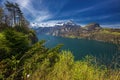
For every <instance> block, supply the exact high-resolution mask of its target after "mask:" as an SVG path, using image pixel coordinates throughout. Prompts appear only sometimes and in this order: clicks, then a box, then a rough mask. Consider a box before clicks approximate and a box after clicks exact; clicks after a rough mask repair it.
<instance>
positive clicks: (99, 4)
mask: <svg viewBox="0 0 120 80" xmlns="http://www.w3.org/2000/svg"><path fill="white" fill-rule="evenodd" d="M5 1H6V0H0V2H1V4H3V3H4V2H5ZM8 1H14V2H17V3H18V4H19V5H20V7H21V9H22V11H23V13H24V15H25V16H26V18H27V19H28V20H29V21H30V23H31V24H32V23H35V24H34V25H38V26H47V25H48V26H49V25H54V24H55V23H57V22H65V21H67V20H73V21H74V22H76V23H78V24H80V25H86V24H88V23H92V22H97V23H99V24H101V25H102V26H110V27H120V5H119V4H120V0H8ZM32 25H33V24H32ZM34 25H33V26H34Z"/></svg>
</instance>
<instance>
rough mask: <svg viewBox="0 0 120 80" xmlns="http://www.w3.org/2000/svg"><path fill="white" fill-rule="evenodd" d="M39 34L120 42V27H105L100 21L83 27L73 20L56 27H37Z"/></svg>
mask: <svg viewBox="0 0 120 80" xmlns="http://www.w3.org/2000/svg"><path fill="white" fill-rule="evenodd" d="M36 32H37V34H47V35H53V36H62V37H70V38H85V39H92V40H98V41H103V42H112V43H115V44H120V29H104V28H102V27H101V26H100V25H99V24H98V23H91V24H88V25H86V26H85V27H81V26H80V25H77V24H75V23H73V22H66V23H64V24H63V25H55V26H54V27H40V28H38V29H36Z"/></svg>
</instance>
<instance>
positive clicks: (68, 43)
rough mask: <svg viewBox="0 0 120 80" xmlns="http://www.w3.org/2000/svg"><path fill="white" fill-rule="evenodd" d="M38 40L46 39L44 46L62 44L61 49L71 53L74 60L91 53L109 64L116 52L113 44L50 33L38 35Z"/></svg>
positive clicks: (49, 46)
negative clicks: (51, 34)
mask: <svg viewBox="0 0 120 80" xmlns="http://www.w3.org/2000/svg"><path fill="white" fill-rule="evenodd" d="M38 38H39V40H46V43H45V46H46V47H48V48H52V47H55V46H56V45H57V44H64V46H63V47H62V48H61V49H62V50H69V51H71V52H72V53H73V55H74V58H75V60H80V59H82V58H83V57H85V56H86V55H92V56H94V57H96V58H97V59H99V60H100V61H101V62H103V63H104V64H109V63H110V62H111V61H112V59H113V57H114V56H115V55H116V54H117V53H118V48H117V46H116V45H115V44H111V43H105V42H100V41H95V40H86V39H71V38H63V37H56V36H50V35H38Z"/></svg>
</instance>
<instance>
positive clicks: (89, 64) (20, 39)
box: [0, 30, 120, 80]
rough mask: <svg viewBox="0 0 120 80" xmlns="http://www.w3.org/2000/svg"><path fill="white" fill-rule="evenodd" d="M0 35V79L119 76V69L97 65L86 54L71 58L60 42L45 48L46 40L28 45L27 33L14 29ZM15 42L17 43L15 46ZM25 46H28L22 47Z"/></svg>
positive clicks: (113, 79)
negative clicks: (76, 59) (77, 59)
mask: <svg viewBox="0 0 120 80" xmlns="http://www.w3.org/2000/svg"><path fill="white" fill-rule="evenodd" d="M6 33H9V34H6ZM0 39H1V40H0V43H1V44H0V46H1V48H0V56H2V57H1V59H0V79H1V80H4V79H6V80H26V79H28V80H118V79H119V78H120V76H119V75H120V71H119V69H117V70H112V69H107V68H106V67H105V66H98V65H97V63H95V59H94V58H93V57H90V56H86V57H85V58H84V59H83V60H80V61H74V57H73V55H72V53H71V52H69V51H60V47H61V45H58V46H56V47H54V48H52V49H48V48H46V47H45V46H44V43H45V41H40V42H38V43H36V44H34V45H32V46H31V45H29V44H28V43H29V40H28V38H27V37H26V36H24V35H23V34H22V33H20V32H16V31H14V30H8V31H5V32H3V33H0ZM11 40H12V41H11ZM17 43H19V44H20V45H17V46H16V44H17ZM21 45H22V46H21ZM25 46H26V48H27V49H25V50H24V49H23V47H25ZM6 48H7V49H6ZM8 49H10V50H8ZM16 49H20V50H16ZM21 49H22V53H21ZM7 50H8V51H7ZM2 51H4V52H7V53H4V52H2ZM13 53H14V54H13ZM3 54H4V55H3ZM8 54H10V55H9V56H8ZM19 54H20V55H19Z"/></svg>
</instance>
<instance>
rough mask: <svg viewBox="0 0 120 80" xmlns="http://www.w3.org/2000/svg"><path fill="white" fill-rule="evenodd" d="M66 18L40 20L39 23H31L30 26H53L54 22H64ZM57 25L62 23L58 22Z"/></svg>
mask: <svg viewBox="0 0 120 80" xmlns="http://www.w3.org/2000/svg"><path fill="white" fill-rule="evenodd" d="M66 21H68V20H51V21H47V22H41V23H31V24H30V25H31V27H53V26H55V25H56V24H58V23H59V22H60V23H64V22H66ZM59 25H63V24H59Z"/></svg>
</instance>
